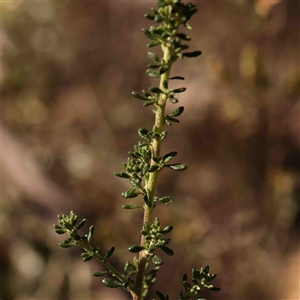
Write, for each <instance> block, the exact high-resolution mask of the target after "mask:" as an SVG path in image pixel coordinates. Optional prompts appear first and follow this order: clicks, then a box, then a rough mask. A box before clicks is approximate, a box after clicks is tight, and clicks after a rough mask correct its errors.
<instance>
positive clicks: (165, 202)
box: [158, 196, 173, 205]
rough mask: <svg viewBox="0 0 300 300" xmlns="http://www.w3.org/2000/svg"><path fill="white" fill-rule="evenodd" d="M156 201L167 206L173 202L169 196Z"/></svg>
mask: <svg viewBox="0 0 300 300" xmlns="http://www.w3.org/2000/svg"><path fill="white" fill-rule="evenodd" d="M158 201H160V202H162V203H163V204H166V205H168V204H171V203H172V202H173V199H172V198H171V197H169V196H165V197H162V198H159V199H158Z"/></svg>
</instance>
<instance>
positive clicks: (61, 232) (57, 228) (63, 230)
mask: <svg viewBox="0 0 300 300" xmlns="http://www.w3.org/2000/svg"><path fill="white" fill-rule="evenodd" d="M53 227H54V231H55V232H56V233H57V234H64V233H66V232H67V230H66V229H64V228H62V227H61V226H59V225H53Z"/></svg>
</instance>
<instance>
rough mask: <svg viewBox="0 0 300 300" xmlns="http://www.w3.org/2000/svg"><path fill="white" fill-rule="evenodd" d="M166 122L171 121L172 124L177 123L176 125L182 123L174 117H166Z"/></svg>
mask: <svg viewBox="0 0 300 300" xmlns="http://www.w3.org/2000/svg"><path fill="white" fill-rule="evenodd" d="M165 121H171V122H175V123H180V121H179V120H178V119H176V118H173V117H171V116H169V115H166V116H165ZM166 123H167V122H166Z"/></svg>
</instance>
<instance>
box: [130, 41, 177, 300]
mask: <svg viewBox="0 0 300 300" xmlns="http://www.w3.org/2000/svg"><path fill="white" fill-rule="evenodd" d="M162 50H163V53H164V58H163V59H164V61H165V63H166V64H167V65H168V70H167V71H166V72H165V73H163V74H162V75H161V77H160V85H159V87H160V89H161V90H163V91H164V90H165V87H164V84H163V83H164V82H167V83H168V81H169V75H170V70H171V66H172V61H171V57H172V56H171V55H172V48H171V47H167V46H164V45H162ZM167 99H168V98H167V95H165V94H160V97H159V99H158V102H157V104H156V105H155V109H156V111H155V127H156V133H158V135H157V136H155V137H154V138H153V139H152V142H151V146H150V147H151V149H152V155H153V157H160V148H161V142H162V141H161V138H160V135H159V134H160V133H162V131H163V127H164V124H165V107H166V101H167ZM153 165H156V162H155V161H154V160H153V159H152V160H151V166H153ZM158 173H159V171H155V172H153V173H150V175H149V178H148V180H147V179H145V190H146V191H147V192H148V194H149V195H150V203H151V207H149V206H148V205H147V204H144V218H143V224H144V223H147V224H152V211H153V204H154V194H155V188H156V182H157V178H158ZM146 245H147V240H146V239H145V237H144V236H143V235H142V237H141V246H146ZM148 259H149V252H148V251H147V250H143V251H141V252H139V261H138V270H137V274H136V280H135V286H134V290H135V291H137V294H135V293H133V294H132V295H133V300H143V296H142V294H143V284H144V277H145V268H146V264H147V261H148Z"/></svg>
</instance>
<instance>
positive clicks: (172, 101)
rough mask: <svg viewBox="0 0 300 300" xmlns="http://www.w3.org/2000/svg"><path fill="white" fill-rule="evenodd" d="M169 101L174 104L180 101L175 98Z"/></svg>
mask: <svg viewBox="0 0 300 300" xmlns="http://www.w3.org/2000/svg"><path fill="white" fill-rule="evenodd" d="M169 101H170V102H171V103H173V104H175V103H177V102H178V99H176V98H174V97H169Z"/></svg>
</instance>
